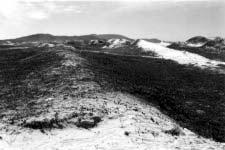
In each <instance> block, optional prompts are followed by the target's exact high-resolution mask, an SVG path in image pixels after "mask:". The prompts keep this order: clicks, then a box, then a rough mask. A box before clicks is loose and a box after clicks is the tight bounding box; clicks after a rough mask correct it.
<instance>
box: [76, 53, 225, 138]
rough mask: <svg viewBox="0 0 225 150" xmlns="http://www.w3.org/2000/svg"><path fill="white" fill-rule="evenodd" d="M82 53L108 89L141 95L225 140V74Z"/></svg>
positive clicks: (187, 123)
mask: <svg viewBox="0 0 225 150" xmlns="http://www.w3.org/2000/svg"><path fill="white" fill-rule="evenodd" d="M80 56H81V57H84V58H86V59H87V60H88V61H89V67H90V69H92V70H93V71H94V72H95V80H96V81H97V82H98V83H99V84H100V85H102V87H105V89H106V90H110V89H111V88H113V89H114V90H118V91H123V92H128V93H131V94H134V95H136V96H140V97H142V98H144V99H146V100H147V101H149V102H150V103H153V104H155V105H156V106H158V107H160V109H161V110H162V111H163V112H164V113H166V114H168V115H169V116H170V117H171V118H173V119H174V120H176V121H177V122H179V123H180V124H181V125H182V126H183V127H186V128H188V129H190V130H192V131H194V132H195V133H197V134H199V135H202V136H205V137H208V138H213V139H215V140H216V141H220V142H224V141H225V109H224V106H225V90H224V89H225V76H224V75H222V74H216V73H213V72H210V71H208V70H201V69H199V68H195V67H191V66H182V65H179V64H177V63H175V62H172V61H169V60H161V59H154V58H141V57H135V56H134V57H128V56H113V55H106V54H99V53H98V54H96V53H90V52H85V51H83V52H82V51H81V52H80ZM103 81H108V82H107V83H105V82H103ZM171 132H172V131H171ZM171 134H173V132H172V133H171ZM175 134H176V133H175Z"/></svg>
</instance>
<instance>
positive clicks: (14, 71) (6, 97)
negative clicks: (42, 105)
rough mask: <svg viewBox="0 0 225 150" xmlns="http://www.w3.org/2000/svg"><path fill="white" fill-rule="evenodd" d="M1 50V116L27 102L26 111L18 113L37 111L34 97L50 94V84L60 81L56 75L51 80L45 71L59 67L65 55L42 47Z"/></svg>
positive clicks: (33, 112) (30, 113)
mask: <svg viewBox="0 0 225 150" xmlns="http://www.w3.org/2000/svg"><path fill="white" fill-rule="evenodd" d="M0 53H1V55H0V68H1V69H0V88H1V91H0V108H1V109H0V118H2V117H4V112H5V110H13V111H15V110H17V109H19V108H20V107H23V106H24V105H26V107H27V108H26V110H24V111H25V112H24V113H23V114H21V113H18V115H17V116H20V117H22V116H23V117H24V115H25V114H27V115H28V114H29V115H32V114H35V113H36V112H35V110H36V109H35V102H33V101H32V100H34V99H37V98H38V97H40V96H43V97H44V96H47V95H49V94H50V92H49V91H48V90H47V87H48V86H50V84H48V85H47V83H49V82H56V81H57V80H54V78H53V77H52V78H51V79H52V81H48V80H49V78H47V76H46V75H45V73H46V72H47V71H48V69H50V68H51V67H55V66H58V65H59V62H60V60H62V57H60V56H58V55H56V53H54V52H53V51H46V50H44V49H41V48H29V49H13V50H0ZM28 75H29V76H28ZM43 83H45V85H44V84H43ZM52 84H56V83H52ZM17 119H18V118H17ZM11 122H12V123H14V121H13V120H12V121H11Z"/></svg>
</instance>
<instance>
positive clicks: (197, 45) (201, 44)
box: [187, 43, 205, 47]
mask: <svg viewBox="0 0 225 150" xmlns="http://www.w3.org/2000/svg"><path fill="white" fill-rule="evenodd" d="M204 44H205V43H195V44H194V43H187V46H189V47H201V46H203V45H204Z"/></svg>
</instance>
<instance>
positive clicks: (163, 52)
mask: <svg viewBox="0 0 225 150" xmlns="http://www.w3.org/2000/svg"><path fill="white" fill-rule="evenodd" d="M137 46H138V47H140V48H143V50H144V51H152V52H155V53H156V54H157V55H158V57H159V58H163V59H169V60H173V61H176V62H178V63H179V64H183V65H189V64H191V65H194V66H197V67H200V68H217V67H219V66H218V65H225V62H222V61H216V60H211V59H208V58H205V57H203V56H200V55H198V54H194V53H190V52H187V51H179V50H174V49H170V48H167V47H163V46H161V45H159V44H155V43H151V42H147V41H145V40H140V41H139V42H138V43H137Z"/></svg>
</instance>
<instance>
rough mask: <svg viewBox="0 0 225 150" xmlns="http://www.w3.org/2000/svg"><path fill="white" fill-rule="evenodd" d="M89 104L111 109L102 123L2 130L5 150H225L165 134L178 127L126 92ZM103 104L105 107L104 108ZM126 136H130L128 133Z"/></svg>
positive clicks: (200, 140)
mask: <svg viewBox="0 0 225 150" xmlns="http://www.w3.org/2000/svg"><path fill="white" fill-rule="evenodd" d="M96 96H97V97H98V98H97V99H95V100H94V99H92V100H90V99H87V100H85V101H86V102H89V103H93V105H92V106H94V105H95V103H96V104H101V105H102V106H101V107H105V109H107V110H108V112H109V115H108V116H105V117H104V118H103V119H104V121H102V122H101V123H99V125H98V126H97V127H95V128H93V129H90V130H86V129H81V128H77V127H75V126H71V125H70V126H68V127H67V128H65V129H54V130H52V131H46V133H41V132H40V131H39V130H29V129H18V128H17V129H16V127H12V128H14V130H17V131H16V132H18V133H16V132H15V133H9V132H5V131H3V130H1V131H0V135H1V137H2V140H0V149H2V150H14V149H17V150H18V149H19V150H20V149H21V150H22V149H23V150H31V149H35V150H43V149H47V150H56V149H58V150H69V149H76V150H99V149H101V150H119V149H121V150H137V149H138V150H147V149H149V148H150V149H151V150H159V149H160V150H174V149H182V150H190V149H196V150H202V149H215V150H223V149H224V148H225V144H224V143H217V142H214V141H211V140H209V139H204V138H202V137H198V136H197V135H196V134H194V133H193V132H191V131H189V130H187V129H182V130H183V132H184V133H185V135H180V136H172V135H170V134H166V133H164V132H163V131H164V130H168V129H171V128H173V127H174V126H176V125H177V124H176V123H174V122H173V121H172V120H171V119H170V118H169V117H167V116H165V115H163V114H162V113H161V112H160V111H159V110H157V109H156V108H154V107H153V106H151V105H149V104H147V103H146V102H145V101H144V100H142V99H138V98H136V97H133V96H131V95H128V94H123V93H106V94H97V95H96ZM103 104H104V106H103ZM125 133H127V135H126V134H125Z"/></svg>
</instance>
